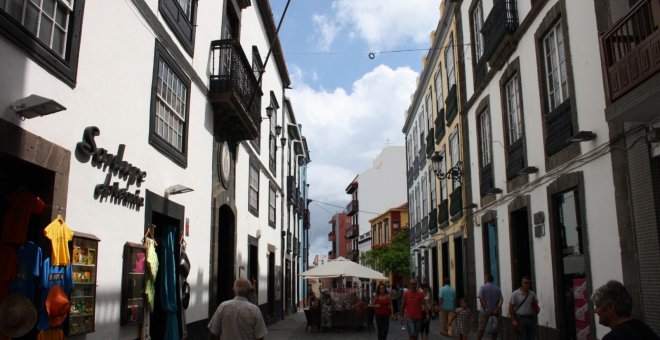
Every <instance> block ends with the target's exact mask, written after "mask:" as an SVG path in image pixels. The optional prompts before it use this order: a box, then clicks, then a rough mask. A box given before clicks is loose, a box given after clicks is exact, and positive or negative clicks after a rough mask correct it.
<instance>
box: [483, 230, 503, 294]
mask: <svg viewBox="0 0 660 340" xmlns="http://www.w3.org/2000/svg"><path fill="white" fill-rule="evenodd" d="M483 233H484V235H483V241H484V248H485V249H484V250H485V251H484V267H485V268H484V271H485V272H486V273H487V274H490V275H492V276H493V283H494V284H496V285H499V281H500V277H499V276H500V275H499V274H500V269H499V259H498V257H499V255H498V249H497V225H496V224H495V221H489V222H486V223H484V228H483Z"/></svg>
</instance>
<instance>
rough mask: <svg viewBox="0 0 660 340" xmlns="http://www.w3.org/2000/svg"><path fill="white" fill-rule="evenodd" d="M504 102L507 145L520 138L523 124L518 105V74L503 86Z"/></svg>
mask: <svg viewBox="0 0 660 340" xmlns="http://www.w3.org/2000/svg"><path fill="white" fill-rule="evenodd" d="M504 96H505V103H506V117H507V124H508V125H509V126H508V130H509V131H508V136H509V145H511V144H513V143H515V142H517V141H518V140H520V138H522V135H523V125H522V114H521V105H520V90H519V88H518V75H517V74H516V75H514V76H513V77H511V80H509V82H508V83H506V85H505V87H504Z"/></svg>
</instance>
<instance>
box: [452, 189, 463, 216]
mask: <svg viewBox="0 0 660 340" xmlns="http://www.w3.org/2000/svg"><path fill="white" fill-rule="evenodd" d="M449 201H450V204H449V214H450V215H451V220H452V222H454V221H456V220H457V219H458V218H460V217H462V216H463V187H458V188H455V189H454V191H452V192H451V194H449Z"/></svg>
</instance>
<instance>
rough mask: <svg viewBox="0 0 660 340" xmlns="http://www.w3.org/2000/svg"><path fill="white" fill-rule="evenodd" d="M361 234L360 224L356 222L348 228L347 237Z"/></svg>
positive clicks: (351, 237) (352, 237) (350, 237)
mask: <svg viewBox="0 0 660 340" xmlns="http://www.w3.org/2000/svg"><path fill="white" fill-rule="evenodd" d="M358 236H360V226H359V225H357V224H354V225H352V226H350V227H349V228H348V229H346V239H354V238H356V237H358Z"/></svg>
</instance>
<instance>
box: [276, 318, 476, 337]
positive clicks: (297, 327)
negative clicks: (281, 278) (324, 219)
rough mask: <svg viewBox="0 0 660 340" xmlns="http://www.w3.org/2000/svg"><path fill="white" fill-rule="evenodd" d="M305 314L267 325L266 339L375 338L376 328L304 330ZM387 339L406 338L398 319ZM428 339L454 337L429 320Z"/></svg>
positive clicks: (392, 325)
mask: <svg viewBox="0 0 660 340" xmlns="http://www.w3.org/2000/svg"><path fill="white" fill-rule="evenodd" d="M306 325H307V322H306V321H305V314H304V313H303V312H302V311H301V312H298V313H296V314H293V315H290V316H288V317H287V318H286V319H284V320H282V321H280V322H277V323H275V324H273V325H271V326H269V327H268V335H267V336H266V339H268V340H285V339H320V340H357V339H370V338H373V339H376V338H377V333H376V330H373V331H353V330H333V331H326V332H320V331H317V330H316V329H315V330H314V331H313V332H312V331H310V330H309V329H308V330H307V332H305V326H306ZM387 339H388V340H407V339H408V334H407V333H406V331H405V330H403V329H402V328H401V325H400V324H399V321H390V331H389V334H388V336H387ZM429 339H434V340H435V339H442V340H444V339H456V337H455V338H451V337H445V336H441V335H440V321H438V320H432V321H431V333H430V334H429ZM468 339H476V334H474V333H472V334H470V336H469V337H468Z"/></svg>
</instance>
